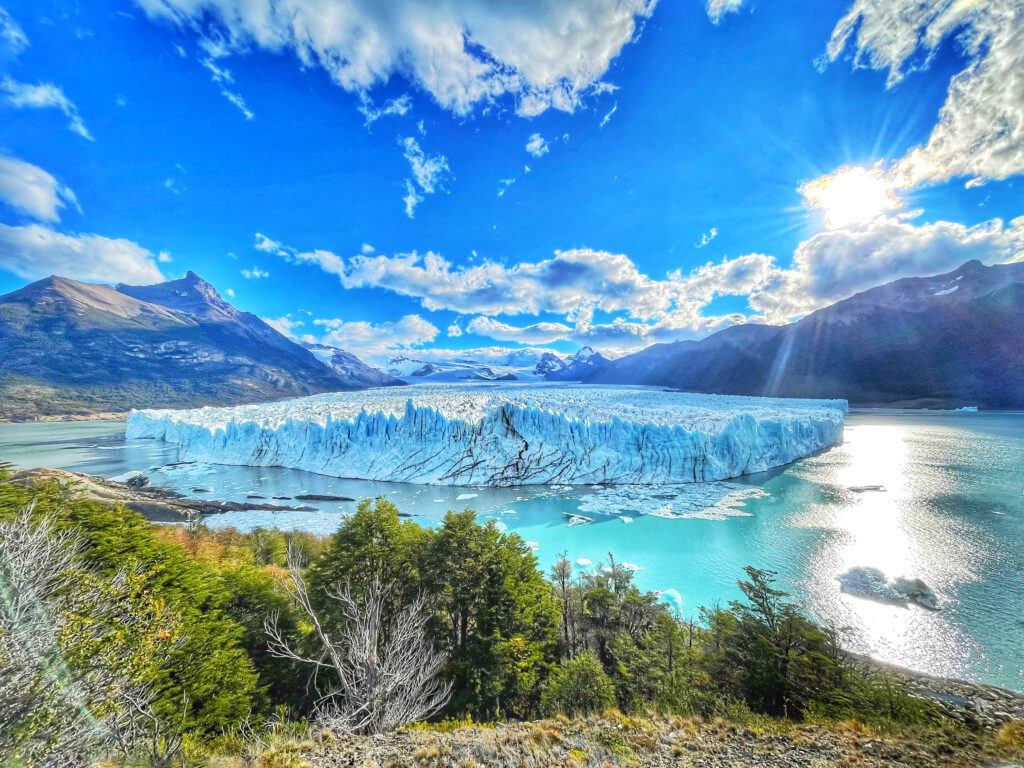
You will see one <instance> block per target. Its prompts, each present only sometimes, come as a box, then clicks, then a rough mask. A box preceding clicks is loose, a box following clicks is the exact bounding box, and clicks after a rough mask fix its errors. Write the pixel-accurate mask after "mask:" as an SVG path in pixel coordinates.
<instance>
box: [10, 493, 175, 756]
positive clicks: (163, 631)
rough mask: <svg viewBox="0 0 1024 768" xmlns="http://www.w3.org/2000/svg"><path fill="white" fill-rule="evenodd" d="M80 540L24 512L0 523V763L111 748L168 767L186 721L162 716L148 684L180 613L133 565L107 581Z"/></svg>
mask: <svg viewBox="0 0 1024 768" xmlns="http://www.w3.org/2000/svg"><path fill="white" fill-rule="evenodd" d="M81 548H82V544H81V540H80V538H79V537H78V536H77V534H75V533H74V532H71V531H64V532H60V531H58V530H56V528H55V526H54V524H53V521H52V519H51V518H48V517H43V518H39V519H33V516H32V512H31V509H30V508H29V509H26V510H25V511H24V512H22V514H21V515H20V516H19V517H16V518H13V519H11V520H7V521H5V522H0V587H2V589H0V597H2V601H0V722H2V723H3V726H4V727H3V728H0V762H2V763H3V764H4V765H21V764H29V765H41V766H44V765H53V766H78V765H83V766H84V765H88V764H91V763H92V762H93V760H94V759H95V758H96V757H97V756H98V755H99V754H101V753H102V752H105V751H108V750H117V751H119V752H120V753H121V754H122V755H123V756H126V757H133V756H136V755H138V754H140V753H144V754H145V756H146V758H147V759H148V760H149V761H150V762H151V763H152V764H153V765H157V766H159V765H166V764H167V763H168V762H169V761H170V760H171V759H172V758H173V757H174V755H175V754H176V753H177V751H178V749H179V748H180V746H181V737H182V730H181V727H180V726H181V722H180V720H179V721H173V722H172V721H168V720H166V719H164V718H162V717H161V716H160V715H159V714H158V713H157V711H156V708H155V706H154V704H155V701H156V695H155V684H156V683H157V681H158V680H159V678H160V676H161V675H162V673H163V671H164V669H165V668H166V664H167V661H168V658H169V656H170V654H171V653H172V652H173V650H174V649H175V648H176V647H177V646H179V645H180V641H181V634H180V620H179V617H178V616H177V615H176V614H175V613H174V612H172V611H170V610H168V608H167V606H166V605H165V604H164V603H163V601H160V600H157V599H153V598H152V597H151V596H150V595H149V594H148V593H147V592H146V591H145V578H144V576H143V574H142V573H141V572H140V571H137V570H134V571H133V570H131V569H128V568H124V569H121V570H119V571H118V572H117V573H115V574H114V575H113V577H111V578H109V579H105V578H103V577H100V576H98V575H97V574H95V573H93V572H90V571H89V570H88V569H86V568H85V567H84V565H83V563H82V560H81V555H80V552H81ZM180 714H183V713H180Z"/></svg>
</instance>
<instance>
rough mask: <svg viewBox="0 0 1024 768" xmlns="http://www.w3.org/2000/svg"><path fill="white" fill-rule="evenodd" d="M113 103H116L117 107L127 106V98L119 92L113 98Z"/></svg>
mask: <svg viewBox="0 0 1024 768" xmlns="http://www.w3.org/2000/svg"><path fill="white" fill-rule="evenodd" d="M114 103H115V104H117V106H119V107H127V106H128V99H127V98H125V97H124V96H123V95H122V94H120V93H119V94H117V98H115V99H114Z"/></svg>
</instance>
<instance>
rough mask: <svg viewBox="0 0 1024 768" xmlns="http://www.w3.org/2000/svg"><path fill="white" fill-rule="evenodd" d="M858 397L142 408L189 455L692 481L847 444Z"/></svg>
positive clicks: (510, 392)
mask: <svg viewBox="0 0 1024 768" xmlns="http://www.w3.org/2000/svg"><path fill="white" fill-rule="evenodd" d="M846 411H847V404H846V401H845V400H793V399H774V398H755V397H734V396H725V395H697V394H687V393H679V392H664V391H659V390H654V389H637V388H625V387H602V388H599V387H584V386H523V385H518V386H517V385H503V386H493V387H492V386H485V387H481V386H479V385H451V386H436V385H434V386H430V385H424V386H420V387H411V388H405V389H402V390H397V391H396V389H386V390H367V391H362V392H343V393H335V394H329V395H315V396H313V397H306V398H301V399H298V400H288V401H283V402H277V403H265V404H262V405H248V406H236V407H231V408H199V409H193V410H144V411H132V413H131V415H130V416H129V419H128V427H127V434H128V437H132V438H138V437H150V438H157V439H161V440H165V441H168V442H171V443H176V444H177V445H178V448H179V459H180V460H196V461H209V462H214V463H220V464H240V465H250V466H282V467H291V468H294V469H304V470H308V471H311V472H318V473H320V474H326V475H333V476H336V477H351V478H361V479H368V480H391V481H399V482H409V483H430V484H438V485H491V486H509V485H526V484H536V483H571V484H578V483H645V484H647V483H688V482H705V481H712V480H722V479H725V478H730V477H736V476H737V475H742V474H745V473H748V472H758V471H761V470H765V469H768V468H770V467H775V466H779V465H781V464H786V463H788V462H790V461H793V460H794V459H798V458H800V457H802V456H806V455H807V454H809V453H812V452H814V451H817V450H819V449H821V448H825V447H827V446H829V445H833V444H835V443H838V442H840V441H841V439H842V431H843V420H844V418H845V414H846Z"/></svg>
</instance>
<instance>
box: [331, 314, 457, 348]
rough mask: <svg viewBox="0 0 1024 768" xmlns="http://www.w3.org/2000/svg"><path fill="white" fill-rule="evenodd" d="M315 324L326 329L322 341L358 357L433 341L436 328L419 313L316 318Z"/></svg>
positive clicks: (436, 331) (436, 332)
mask: <svg viewBox="0 0 1024 768" xmlns="http://www.w3.org/2000/svg"><path fill="white" fill-rule="evenodd" d="M313 323H314V325H318V326H320V327H322V328H324V329H325V330H326V333H325V334H324V336H323V338H322V339H321V342H322V343H324V344H329V345H330V346H332V347H340V348H341V349H344V350H347V351H348V352H351V353H352V354H354V355H357V356H359V357H370V356H377V355H388V354H392V353H394V352H395V351H396V350H400V349H410V348H412V347H415V346H417V345H419V344H423V343H425V342H431V341H433V340H434V339H435V338H436V337H437V335H438V333H439V331H438V329H437V328H436V327H435V326H434V325H433V324H432V323H430V322H428V321H427V320H424V319H423V318H422V317H420V316H419V315H405V316H404V317H401V318H398V319H397V320H389V321H387V322H384V323H368V322H366V321H362V320H359V321H355V322H346V321H344V320H339V319H333V320H325V319H316V320H314V321H313Z"/></svg>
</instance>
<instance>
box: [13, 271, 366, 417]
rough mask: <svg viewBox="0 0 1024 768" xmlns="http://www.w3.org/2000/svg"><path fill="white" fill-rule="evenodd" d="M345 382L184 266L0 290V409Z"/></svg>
mask: <svg viewBox="0 0 1024 768" xmlns="http://www.w3.org/2000/svg"><path fill="white" fill-rule="evenodd" d="M356 386H357V385H355V384H353V383H352V382H351V381H348V380H345V379H343V378H341V377H340V376H338V375H337V374H336V373H334V372H333V371H332V370H330V369H329V368H328V367H327V366H325V365H324V364H323V363H321V362H320V361H319V360H317V358H316V357H314V355H313V354H312V353H311V352H309V351H308V350H306V349H303V348H302V347H300V346H299V345H297V344H295V343H293V342H292V341H290V340H288V339H287V338H285V337H284V336H282V335H281V334H280V333H278V332H277V331H275V330H274V329H273V328H271V327H270V326H269V325H267V324H266V323H264V322H263V321H262V320H260V319H259V318H258V317H256V316H255V315H252V314H250V313H247V312H240V311H239V310H237V309H236V308H235V307H233V306H231V305H230V304H229V303H228V302H226V301H225V300H224V299H223V298H221V296H220V295H219V294H218V293H217V291H216V290H215V289H214V288H213V286H212V285H210V284H209V283H207V282H206V281H204V280H203V279H202V278H200V277H199V276H198V275H196V274H194V273H192V272H189V273H188V275H187V276H186V277H184V278H182V279H180V280H173V281H170V282H167V283H161V284H159V285H151V286H129V285H119V286H117V287H116V288H112V287H110V286H107V285H92V284H88V283H80V282H77V281H75V280H69V279H67V278H63V277H56V276H54V277H49V278H46V279H44V280H40V281H38V282H35V283H32V284H30V285H27V286H25V287H24V288H22V289H20V290H17V291H14V292H13V293H9V294H7V295H5V296H0V418H30V417H35V416H40V415H53V414H78V413H95V412H99V411H125V410H128V409H129V408H135V407H161V406H167V407H177V406H185V405H227V404H237V403H245V402H255V401H263V400H273V399H280V398H284V397H295V396H300V395H308V394H314V393H317V392H329V391H336V390H343V389H353V388H355V387H356Z"/></svg>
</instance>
